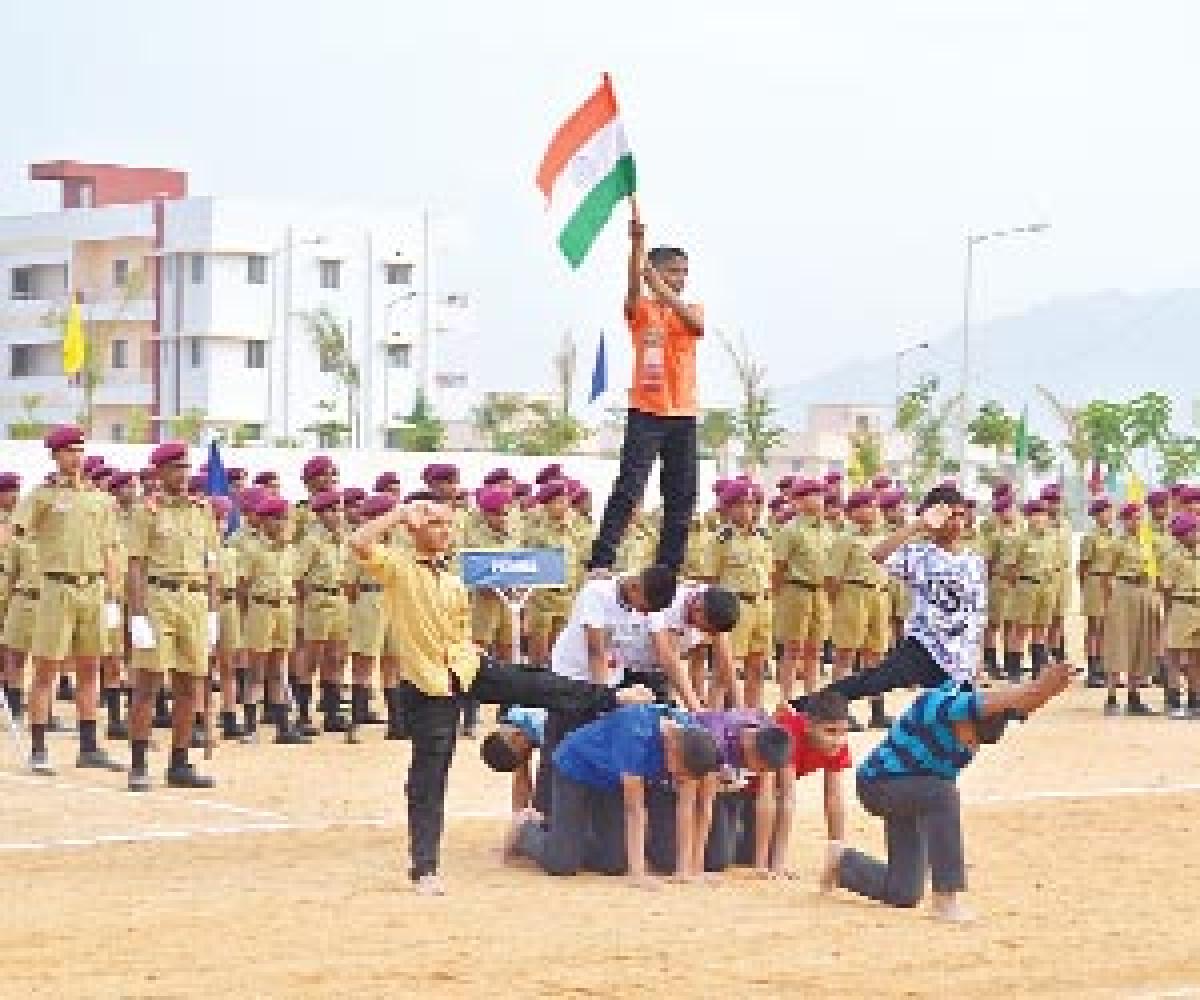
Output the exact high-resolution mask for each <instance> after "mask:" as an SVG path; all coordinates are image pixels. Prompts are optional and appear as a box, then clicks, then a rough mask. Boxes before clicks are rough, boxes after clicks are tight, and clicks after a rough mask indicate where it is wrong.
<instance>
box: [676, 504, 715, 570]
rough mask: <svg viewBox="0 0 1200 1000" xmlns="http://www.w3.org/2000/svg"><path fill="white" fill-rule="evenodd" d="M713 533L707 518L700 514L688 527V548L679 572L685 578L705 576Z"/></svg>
mask: <svg viewBox="0 0 1200 1000" xmlns="http://www.w3.org/2000/svg"><path fill="white" fill-rule="evenodd" d="M713 534H714V532H713V530H712V529H711V528H710V527H709V526H708V520H707V519H706V518H704V517H702V516H700V515H697V516H694V517H693V518H692V523H691V527H689V529H688V539H687V548H686V549H685V550H684V555H683V566H682V568H681V569H680V573H679V575H680V576H682V577H683V578H684V579H685V580H698V579H700V578H701V577H703V576H704V574H705V571H706V567H707V565H708V549H709V546H710V545H712V539H713Z"/></svg>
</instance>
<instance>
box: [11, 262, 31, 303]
mask: <svg viewBox="0 0 1200 1000" xmlns="http://www.w3.org/2000/svg"><path fill="white" fill-rule="evenodd" d="M8 288H9V292H8V297H9V298H10V299H32V298H33V268H32V267H14V268H13V269H12V270H11V271H10V272H9V286H8Z"/></svg>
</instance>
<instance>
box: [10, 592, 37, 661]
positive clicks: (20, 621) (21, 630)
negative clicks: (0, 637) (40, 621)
mask: <svg viewBox="0 0 1200 1000" xmlns="http://www.w3.org/2000/svg"><path fill="white" fill-rule="evenodd" d="M37 606H38V602H37V601H35V600H34V599H33V598H31V597H23V596H21V595H20V594H13V596H12V598H11V599H10V600H9V602H8V613H7V614H6V615H5V616H4V645H5V646H7V647H8V648H9V649H13V650H16V651H17V652H18V653H28V652H29V649H30V647H31V646H32V645H33V625H34V622H36V621H37Z"/></svg>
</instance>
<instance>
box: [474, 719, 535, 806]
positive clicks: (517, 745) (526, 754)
mask: <svg viewBox="0 0 1200 1000" xmlns="http://www.w3.org/2000/svg"><path fill="white" fill-rule="evenodd" d="M545 739H546V710H545V709H544V708H523V707H521V706H520V705H510V706H508V708H506V709H505V710H504V712H503V713H501V715H500V721H499V723H498V724H497V725H496V728H495V729H493V730H492V731H491V732H490V733H488V735H487V737H486V738H485V739H484V741H483V743H481V744H480V746H479V755H480V757H482V758H483V762H484V763H485V764H487V766H488V767H490V768H491V769H492V770H493V771H500V772H502V773H505V774H511V775H512V811H513V812H514V813H518V812H520V811H521V810H523V809H527V808H528V807H529V806H530V805H531V804H532V803H533V765H532V760H533V751H534V750H541V749H542V743H543V742H544V741H545Z"/></svg>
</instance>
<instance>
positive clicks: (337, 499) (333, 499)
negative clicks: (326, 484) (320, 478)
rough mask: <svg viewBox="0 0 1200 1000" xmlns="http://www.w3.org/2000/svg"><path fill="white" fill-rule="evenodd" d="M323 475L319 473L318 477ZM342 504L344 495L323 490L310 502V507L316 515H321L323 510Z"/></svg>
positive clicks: (334, 491)
mask: <svg viewBox="0 0 1200 1000" xmlns="http://www.w3.org/2000/svg"><path fill="white" fill-rule="evenodd" d="M321 474H322V473H317V475H321ZM341 502H342V495H341V494H340V493H339V492H338V491H337V490H323V491H322V492H320V493H318V494H317V495H316V496H315V497H313V498H312V499H311V500H310V501H309V502H308V506H309V508H310V509H311V510H312V512H313V513H314V514H319V513H320V512H321V511H323V510H329V509H330V508H333V507H336V506H337V505H338V504H339V503H341Z"/></svg>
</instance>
